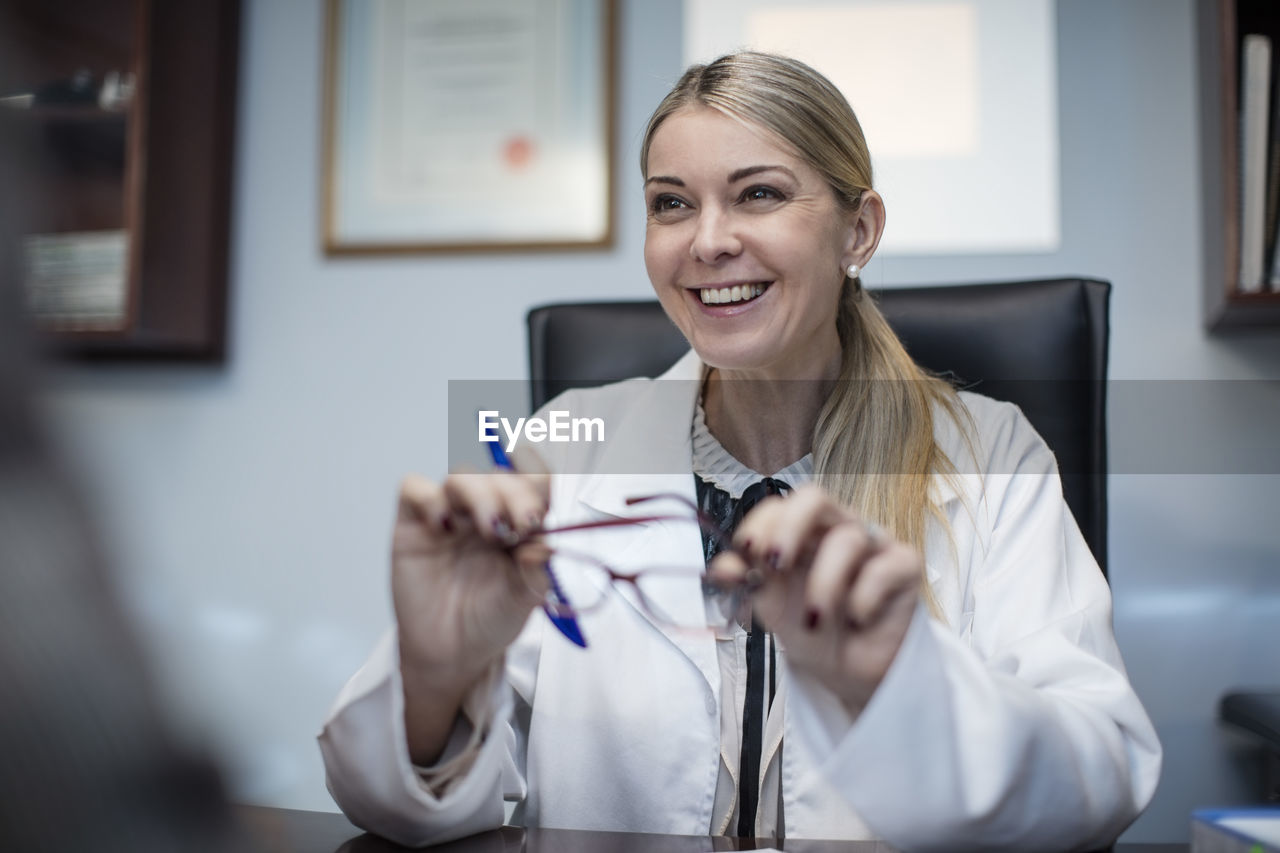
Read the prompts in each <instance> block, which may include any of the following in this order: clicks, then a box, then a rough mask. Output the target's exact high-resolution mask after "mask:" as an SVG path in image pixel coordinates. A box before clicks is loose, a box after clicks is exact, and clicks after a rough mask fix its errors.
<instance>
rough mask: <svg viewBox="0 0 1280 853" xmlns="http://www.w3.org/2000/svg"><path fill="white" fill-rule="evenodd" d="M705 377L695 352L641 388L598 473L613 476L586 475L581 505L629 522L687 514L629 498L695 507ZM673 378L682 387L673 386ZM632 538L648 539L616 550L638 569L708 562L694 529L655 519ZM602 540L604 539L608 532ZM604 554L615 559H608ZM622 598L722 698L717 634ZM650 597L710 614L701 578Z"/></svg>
mask: <svg viewBox="0 0 1280 853" xmlns="http://www.w3.org/2000/svg"><path fill="white" fill-rule="evenodd" d="M701 377H702V362H701V360H699V359H698V357H697V355H696V354H695V353H693V352H690V353H689V354H688V355H686V356H685V357H684V358H682V359H680V361H678V362H676V364H675V365H674V366H673V367H672V368H671V369H670V370H668V371H667V372H666V373H665V374H663V375H662V376H661V377H659V378H658V379H656V380H651V381H643V380H642V381H637V382H636V383H635V390H634V393H633V394H632V395H629V396H628V398H627V401H626V417H625V418H624V419H622V420H620V421H619V422H618V423H617V425H616V428H615V430H614V433H613V436H612V438H611V439H610V441H609V444H608V446H607V447H606V448H605V450H604V452H603V453H602V455H601V457H600V460H599V461H600V464H599V470H601V471H605V472H609V473H606V474H600V475H595V476H589V477H586V478H585V480H584V482H583V484H582V488H581V489H580V490H579V492H578V500H579V501H580V502H581V503H582V504H583V505H585V506H586V507H587V508H588V509H590V510H591V511H592V512H594V513H596V514H605V515H611V516H616V517H619V518H627V517H631V516H636V515H643V514H646V513H649V512H652V511H654V510H659V511H673V512H682V511H683V510H682V509H681V508H680V507H679V506H678V505H677V504H676V503H675V502H671V501H666V502H662V503H657V504H653V505H649V506H639V507H632V506H628V505H627V502H626V499H627V498H629V497H635V496H638V495H652V494H668V493H669V494H677V495H681V496H683V497H685V498H687V499H688V500H689V501H690V502H695V503H696V494H695V491H694V484H693V445H692V440H691V436H690V433H691V426H692V423H693V410H694V406H695V405H696V402H697V394H698V386H699V380H700V379H701ZM668 380H679V382H677V383H669V382H668ZM633 533H634V536H635V537H637V538H634V539H633V538H631V537H628V538H627V540H626V543H638V542H640V541H642V542H643V545H642V546H640V547H637V548H630V547H626V543H624V542H623V540H620V539H618V538H616V537H615V538H614V539H612V540H611V541H612V542H613V543H615V545H614V547H615V548H616V549H617V550H618V551H625V552H626V553H631V554H637V555H640V556H639V560H640V561H639V562H636V563H635V566H636V567H639V565H640V564H641V563H643V565H648V566H678V567H683V566H690V567H701V565H702V560H703V557H702V537H701V534H700V533H699V531H698V528H697V526H696V525H692V524H690V525H683V524H675V523H664V522H654V523H651V524H646V525H643V526H641V527H639V528H637V529H636V530H635V531H634V532H633ZM639 537H642V539H641V538H639ZM601 541H604V535H602V537H601ZM601 556H603V557H604V558H605V559H609V558H610V555H609V554H603V555H601ZM633 561H634V559H633V560H628V561H627V562H633ZM622 567H623V566H622V565H619V568H622ZM628 568H631V566H628ZM624 597H625V598H626V599H627V600H628V602H630V603H631V604H632V605H633V606H634V607H635V608H636V609H637V610H638V611H639V612H640V613H641V615H642V616H643V617H644V618H645V619H646V620H647V621H649V622H650V623H651V624H652V625H653V627H654V630H657V631H659V632H661V633H662V634H663V635H664V636H665V637H666V638H667V639H668V640H669V641H670V642H671V643H672V644H673V645H674V646H676V648H678V649H679V650H680V651H681V653H683V654H684V655H685V656H686V657H687V658H689V660H690V661H692V662H693V664H694V665H695V666H696V667H697V668H698V670H699V671H700V672H701V673H702V675H703V677H704V678H706V680H707V682H708V684H710V685H711V686H712V687H713V689H715V690H716V691H717V695H718V689H719V683H720V671H719V664H718V662H717V659H716V649H715V639H714V637H712V636H711V635H710V634H703V633H701V632H682V631H676V630H672V629H670V628H665V627H662V626H659V625H657V624H656V623H655V622H654V620H653V618H652V617H651V616H650V615H649V613H648V612H647V611H646V610H645V608H644V607H642V606H641V605H640V604H639V602H638V601H636V600H635V599H634V597H633V596H630V595H624ZM650 599H651V601H652V602H653V603H654V604H655V605H656V606H658V607H660V608H662V609H663V610H664V611H666V612H669V613H672V614H679V616H680V619H681V621H695V622H696V621H698V620H700V619H701V618H702V616H703V614H704V612H705V611H704V609H703V608H704V605H703V599H702V580H701V575H699V574H694V573H692V572H691V573H690V574H689V576H688V577H687V578H680V579H677V580H671V581H669V582H665V583H663V584H661V585H659V586H658V587H657V589H656V590H654V591H653V592H652V593H650Z"/></svg>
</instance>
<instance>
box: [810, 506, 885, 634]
mask: <svg viewBox="0 0 1280 853" xmlns="http://www.w3.org/2000/svg"><path fill="white" fill-rule="evenodd" d="M873 553H875V552H874V550H873V548H872V547H871V540H870V537H869V536H868V535H867V530H866V528H865V527H864V526H863V525H862V524H860V523H858V522H856V521H846V522H845V523H843V524H838V525H836V526H834V527H832V528H830V529H829V530H828V531H827V532H826V534H825V535H824V536H823V537H822V540H821V542H820V543H819V545H818V547H817V551H816V553H815V554H814V557H813V563H812V564H811V565H810V567H809V573H808V577H807V578H806V581H805V591H804V599H805V612H804V620H805V621H804V624H805V627H806V628H808V629H809V630H810V631H813V630H817V629H818V628H819V627H820V626H822V625H833V624H837V623H838V621H839V620H840V619H841V618H843V617H844V616H845V615H846V614H845V613H844V612H842V611H844V610H845V602H846V600H847V598H848V594H849V592H850V590H851V588H854V587H856V586H857V584H858V575H859V573H860V572H861V570H862V567H863V564H864V563H865V562H866V560H867V558H868V557H870V556H871V555H872V554H873Z"/></svg>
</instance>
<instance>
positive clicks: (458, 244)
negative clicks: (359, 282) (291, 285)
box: [323, 0, 615, 254]
mask: <svg viewBox="0 0 1280 853" xmlns="http://www.w3.org/2000/svg"><path fill="white" fill-rule="evenodd" d="M614 17H615V9H614V0H469V1H468V2H466V3H458V2H454V0H329V8H328V46H327V51H326V59H325V90H326V92H325V101H326V108H325V127H324V139H325V156H324V162H325V179H324V182H323V186H324V203H323V217H324V222H323V235H324V246H325V251H326V252H327V253H328V254H348V253H351V254H354V253H377V252H432V251H485V250H500V249H521V250H523V249H542V248H547V249H564V248H586V247H601V246H607V245H609V244H610V242H611V240H612V236H613V215H612V199H611V186H612V172H613V89H614Z"/></svg>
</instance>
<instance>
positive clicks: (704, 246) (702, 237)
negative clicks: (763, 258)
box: [689, 207, 742, 264]
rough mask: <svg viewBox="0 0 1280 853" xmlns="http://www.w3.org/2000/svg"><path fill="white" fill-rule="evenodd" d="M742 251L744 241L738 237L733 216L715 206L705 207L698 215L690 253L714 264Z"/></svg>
mask: <svg viewBox="0 0 1280 853" xmlns="http://www.w3.org/2000/svg"><path fill="white" fill-rule="evenodd" d="M741 251H742V241H741V240H739V239H738V235H737V230H736V228H735V227H734V223H733V217H732V216H730V215H729V214H728V213H727V212H725V211H723V210H720V209H718V208H715V207H705V208H703V209H702V211H701V212H700V213H699V215H698V224H697V229H696V230H695V231H694V234H693V242H692V243H690V245H689V254H690V255H692V256H693V258H694V259H695V260H698V261H701V262H702V263H704V264H714V263H716V262H717V261H719V260H721V259H723V258H726V257H733V256H734V255H736V254H738V253H739V252H741Z"/></svg>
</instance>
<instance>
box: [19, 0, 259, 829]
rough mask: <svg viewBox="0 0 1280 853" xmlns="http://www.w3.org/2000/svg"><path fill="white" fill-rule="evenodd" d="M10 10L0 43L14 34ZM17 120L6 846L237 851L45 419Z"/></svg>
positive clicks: (218, 793) (25, 159)
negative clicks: (26, 259)
mask: <svg viewBox="0 0 1280 853" xmlns="http://www.w3.org/2000/svg"><path fill="white" fill-rule="evenodd" d="M7 14H8V12H7V9H5V8H3V7H0V39H2V38H4V37H6V34H7V33H11V32H13V30H11V29H10V28H8V27H7V26H6V24H7V21H6V20H5V18H6V16H7ZM22 49H33V48H32V46H30V45H6V44H0V66H3V65H5V64H6V63H9V62H10V61H13V60H14V55H15V53H17V52H18V51H20V50H22ZM0 71H3V68H2V67H0ZM15 112H18V111H16V110H15V111H10V110H4V111H0V186H2V187H6V188H10V190H11V191H9V192H4V193H0V756H3V761H0V849H3V850H24V851H25V850H59V851H61V850H67V851H71V850H100V851H116V850H120V851H124V850H129V851H161V850H163V851H173V850H197V851H206V850H207V851H213V850H232V849H244V846H243V845H241V844H237V843H236V839H235V838H234V832H235V830H234V824H233V822H232V820H231V812H230V810H229V808H228V806H227V804H226V802H225V800H224V798H223V794H222V790H221V784H220V782H219V780H218V776H217V773H216V771H215V770H214V769H213V767H212V765H211V764H210V763H208V762H207V761H205V760H203V759H201V758H198V757H194V756H192V755H190V754H188V753H186V752H185V751H184V750H183V748H182V747H181V746H180V745H179V744H178V742H177V739H176V738H175V737H174V735H173V733H172V730H171V728H170V727H169V725H168V724H167V722H166V721H165V720H164V719H163V717H162V715H161V713H160V711H159V709H158V706H157V704H156V701H155V694H154V691H153V688H152V685H151V683H150V680H149V677H148V674H147V672H146V668H145V665H144V662H143V657H142V653H141V649H140V647H139V645H138V642H137V638H136V637H135V636H134V634H133V632H132V631H131V629H130V626H129V625H128V624H127V621H126V619H125V616H124V614H123V611H122V610H121V608H120V606H119V602H118V601H117V599H116V594H115V590H114V589H113V588H112V586H111V584H110V582H109V578H108V577H107V575H106V573H105V571H104V568H103V560H102V555H101V553H100V550H99V548H98V545H97V540H96V538H95V535H94V532H93V529H92V525H91V524H90V523H89V520H88V518H87V516H86V512H85V508H84V506H83V505H82V504H81V501H80V499H79V496H78V494H77V492H76V490H75V488H74V486H73V482H72V478H71V477H70V476H69V474H68V472H67V471H66V470H64V469H63V467H62V466H61V464H60V460H59V459H58V458H57V455H56V454H55V453H54V451H53V449H52V447H51V446H50V443H49V441H48V440H47V438H46V434H45V432H44V430H43V429H42V425H41V423H40V421H39V418H38V413H37V411H36V405H35V399H34V389H35V387H36V377H35V375H34V374H35V372H36V369H37V365H36V363H35V360H34V359H33V357H32V355H31V351H30V347H29V343H30V336H29V334H28V332H27V329H26V328H25V324H24V323H23V321H22V317H23V316H24V311H23V310H22V293H21V290H22V289H21V278H20V270H21V263H20V259H19V254H18V253H19V251H20V246H19V242H18V236H17V235H18V234H20V233H22V231H23V226H24V225H25V224H26V223H25V221H24V219H23V217H25V216H26V214H27V211H28V207H27V206H26V205H25V204H24V201H27V200H29V199H26V198H24V193H23V192H21V187H22V179H24V177H25V176H24V170H25V167H26V166H27V165H28V163H29V154H30V152H29V151H26V150H24V148H23V146H22V144H21V140H22V139H23V138H24V137H23V136H22V135H20V134H17V133H15V125H14V122H15V121H17V120H18V119H16V118H15V117H14V116H13V115H12V113H15ZM15 187H17V188H18V191H12V190H13V188H15Z"/></svg>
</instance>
